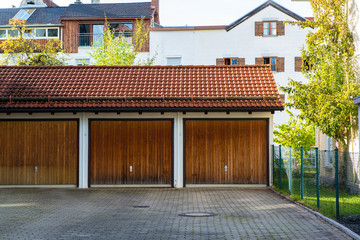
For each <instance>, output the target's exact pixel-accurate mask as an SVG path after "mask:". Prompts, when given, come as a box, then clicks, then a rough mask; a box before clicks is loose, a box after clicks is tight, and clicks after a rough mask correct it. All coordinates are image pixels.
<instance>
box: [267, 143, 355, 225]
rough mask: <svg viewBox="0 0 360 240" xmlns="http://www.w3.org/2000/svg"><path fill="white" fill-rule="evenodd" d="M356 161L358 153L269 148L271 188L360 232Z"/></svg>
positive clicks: (281, 147)
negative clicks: (270, 155)
mask: <svg viewBox="0 0 360 240" xmlns="http://www.w3.org/2000/svg"><path fill="white" fill-rule="evenodd" d="M359 160H360V159H359V153H351V152H340V151H338V150H333V151H325V150H321V151H320V150H318V149H317V148H312V149H305V148H290V147H283V146H272V177H273V185H274V187H275V188H277V189H278V190H279V191H281V192H283V193H285V194H288V195H289V196H291V197H292V198H293V199H294V200H296V201H299V202H302V203H304V204H305V205H307V206H309V207H310V208H312V209H315V210H317V211H319V212H321V213H323V214H324V215H326V216H328V217H331V218H333V219H337V220H338V221H340V222H344V223H349V224H351V223H353V224H355V225H356V228H357V229H354V230H356V231H360V165H359ZM345 225H346V224H345ZM350 227H351V226H350ZM352 228H353V227H352Z"/></svg>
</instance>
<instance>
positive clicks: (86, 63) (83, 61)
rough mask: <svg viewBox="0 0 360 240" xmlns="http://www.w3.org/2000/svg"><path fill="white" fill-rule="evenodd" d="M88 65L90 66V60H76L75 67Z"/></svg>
mask: <svg viewBox="0 0 360 240" xmlns="http://www.w3.org/2000/svg"><path fill="white" fill-rule="evenodd" d="M89 64H90V59H89V58H80V59H76V65H77V66H85V65H89Z"/></svg>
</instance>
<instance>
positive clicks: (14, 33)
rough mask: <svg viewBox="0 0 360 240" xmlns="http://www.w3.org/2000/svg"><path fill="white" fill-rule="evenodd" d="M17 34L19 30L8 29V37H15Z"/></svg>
mask: <svg viewBox="0 0 360 240" xmlns="http://www.w3.org/2000/svg"><path fill="white" fill-rule="evenodd" d="M18 35H19V31H18V30H16V29H15V30H8V36H10V37H17V36H18Z"/></svg>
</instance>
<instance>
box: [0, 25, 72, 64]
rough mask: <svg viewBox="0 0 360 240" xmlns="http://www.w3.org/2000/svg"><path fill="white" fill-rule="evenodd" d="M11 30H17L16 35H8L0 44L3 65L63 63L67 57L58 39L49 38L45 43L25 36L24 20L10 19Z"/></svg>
mask: <svg viewBox="0 0 360 240" xmlns="http://www.w3.org/2000/svg"><path fill="white" fill-rule="evenodd" d="M9 25H12V30H18V33H19V34H18V36H17V37H9V38H8V39H6V40H5V41H4V42H3V43H1V44H0V49H2V51H3V52H4V55H3V56H2V59H1V63H2V64H4V65H9V64H16V65H65V64H66V61H67V57H66V55H65V53H64V51H63V50H62V49H61V47H60V46H61V43H60V40H59V39H55V40H54V39H49V40H47V42H46V44H41V43H38V42H36V40H34V39H33V38H31V37H25V21H24V20H21V19H15V20H10V21H9Z"/></svg>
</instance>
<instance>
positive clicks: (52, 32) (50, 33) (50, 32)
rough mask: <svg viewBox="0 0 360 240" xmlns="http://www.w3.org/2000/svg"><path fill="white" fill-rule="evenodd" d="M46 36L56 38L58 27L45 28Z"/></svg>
mask: <svg viewBox="0 0 360 240" xmlns="http://www.w3.org/2000/svg"><path fill="white" fill-rule="evenodd" d="M47 34H48V35H47V37H48V38H52V37H53V38H58V37H59V29H57V28H49V29H48V30H47Z"/></svg>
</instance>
